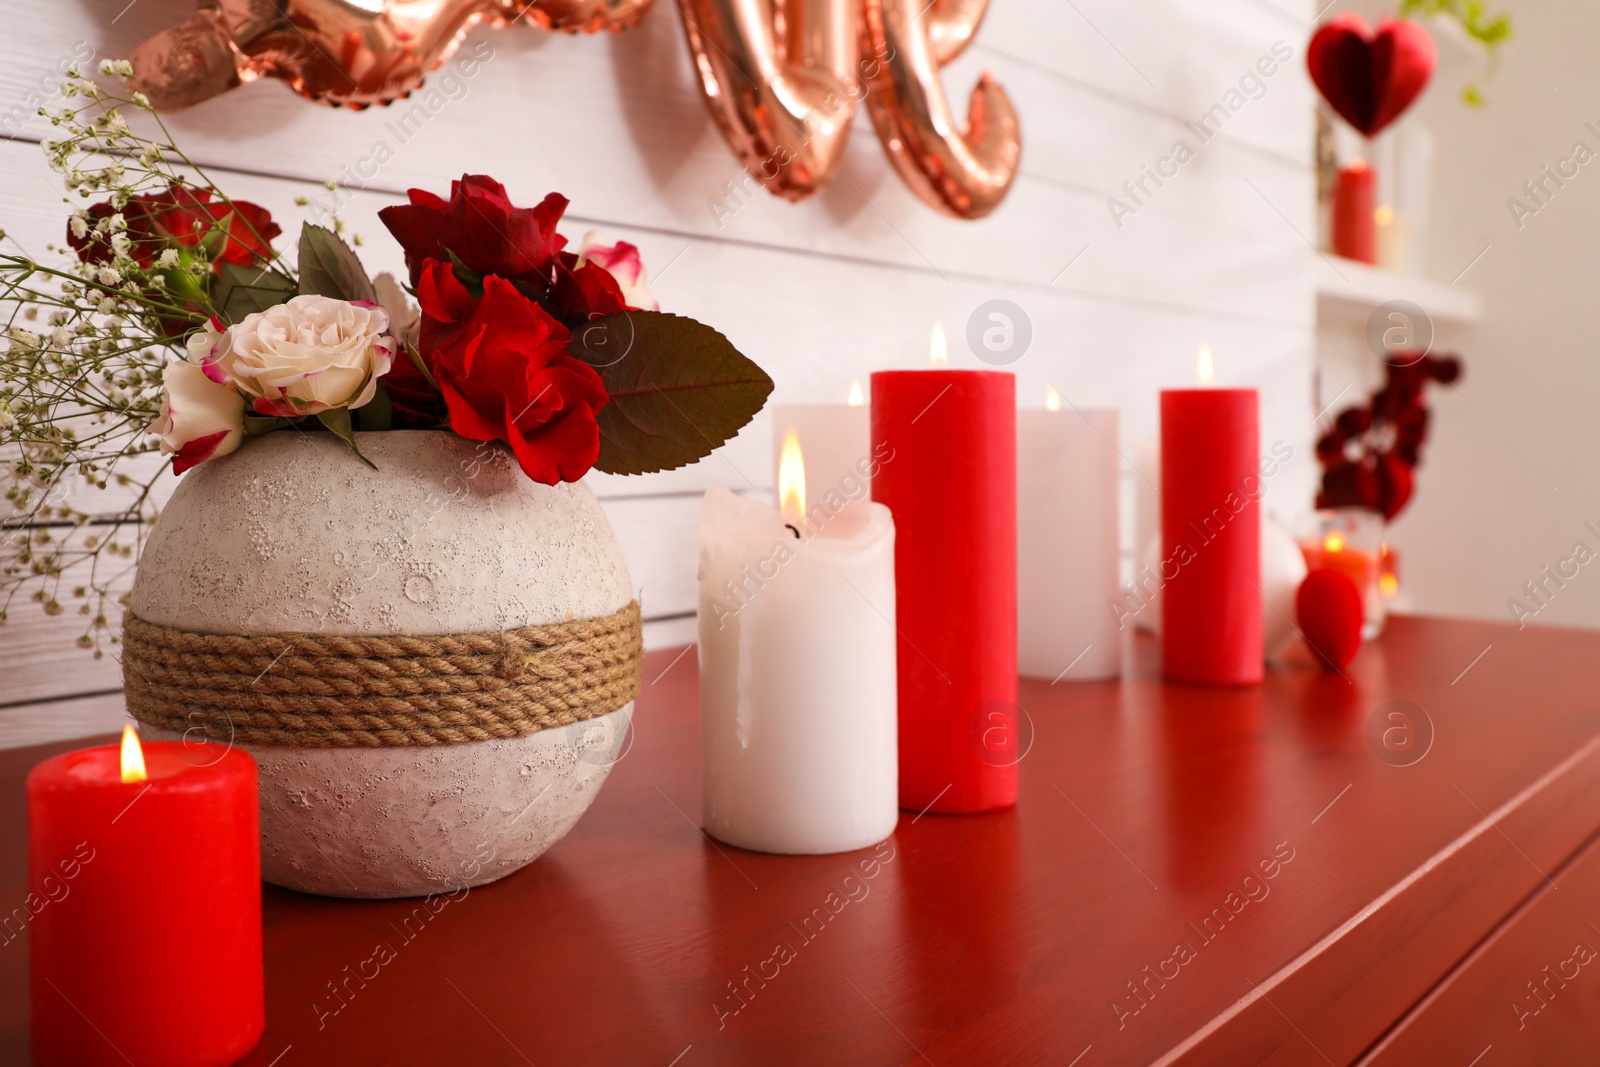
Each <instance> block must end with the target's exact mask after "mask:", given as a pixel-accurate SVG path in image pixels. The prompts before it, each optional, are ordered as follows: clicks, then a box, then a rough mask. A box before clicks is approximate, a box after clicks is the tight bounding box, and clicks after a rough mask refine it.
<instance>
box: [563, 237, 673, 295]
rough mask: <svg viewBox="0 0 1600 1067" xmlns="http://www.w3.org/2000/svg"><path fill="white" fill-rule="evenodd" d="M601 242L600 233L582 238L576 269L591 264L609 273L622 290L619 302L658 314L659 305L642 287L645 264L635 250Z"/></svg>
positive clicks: (579, 244)
mask: <svg viewBox="0 0 1600 1067" xmlns="http://www.w3.org/2000/svg"><path fill="white" fill-rule="evenodd" d="M604 241H605V236H604V235H603V234H602V233H601V232H600V231H599V230H590V231H589V232H588V233H586V234H584V235H583V240H582V241H580V242H579V243H578V263H577V266H578V267H582V266H583V265H584V264H585V263H593V264H594V265H595V266H597V267H600V268H602V269H604V270H605V271H606V272H608V273H609V274H610V275H611V276H612V277H613V278H615V279H616V280H617V285H618V286H620V287H621V289H622V298H623V299H624V300H626V301H627V302H628V306H629V307H631V308H638V309H639V310H640V311H660V310H661V305H660V304H658V303H657V302H656V298H655V297H653V296H651V295H650V287H649V286H648V285H647V284H646V283H645V276H644V261H643V260H641V259H640V258H639V249H638V247H637V246H636V245H631V244H629V243H628V242H627V241H618V242H617V243H616V244H610V245H608V244H605V243H603V242H604ZM574 269H577V268H576V267H575V268H574Z"/></svg>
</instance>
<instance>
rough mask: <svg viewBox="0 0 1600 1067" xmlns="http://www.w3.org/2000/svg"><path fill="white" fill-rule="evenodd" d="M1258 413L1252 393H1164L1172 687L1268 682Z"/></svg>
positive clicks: (1165, 570) (1165, 637)
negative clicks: (1263, 624) (1264, 645)
mask: <svg viewBox="0 0 1600 1067" xmlns="http://www.w3.org/2000/svg"><path fill="white" fill-rule="evenodd" d="M1257 407H1258V401H1257V397H1256V391H1255V390H1254V389H1167V390H1164V391H1163V392H1162V393H1161V549H1162V551H1161V565H1160V569H1161V578H1162V580H1163V581H1164V582H1166V585H1165V587H1164V588H1163V590H1162V593H1161V612H1162V619H1161V663H1162V669H1163V671H1164V672H1165V674H1166V676H1167V678H1168V679H1169V680H1171V681H1176V682H1198V683H1202V684H1207V685H1256V684H1258V683H1260V681H1261V674H1262V659H1263V656H1262V636H1261V508H1260V503H1259V500H1260V496H1261V493H1262V490H1263V485H1262V481H1261V474H1260V470H1259V466H1258V465H1259V463H1260V455H1261V447H1260V446H1261V441H1260V437H1261V434H1260V428H1259V423H1258V415H1257Z"/></svg>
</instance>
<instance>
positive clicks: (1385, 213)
mask: <svg viewBox="0 0 1600 1067" xmlns="http://www.w3.org/2000/svg"><path fill="white" fill-rule="evenodd" d="M1372 218H1373V221H1374V222H1376V223H1377V224H1378V225H1379V226H1389V225H1391V224H1393V222H1394V208H1392V207H1380V208H1379V209H1378V210H1376V211H1374V212H1373V213H1372Z"/></svg>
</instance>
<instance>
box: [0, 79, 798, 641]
mask: <svg viewBox="0 0 1600 1067" xmlns="http://www.w3.org/2000/svg"><path fill="white" fill-rule="evenodd" d="M101 71H102V73H104V74H108V75H114V76H117V77H119V78H121V79H123V81H124V82H125V80H126V78H127V77H128V75H129V74H130V68H129V67H128V65H127V64H126V63H125V62H107V63H105V64H102V67H101ZM64 92H65V94H66V105H65V106H64V107H63V108H61V109H60V110H58V111H54V112H46V113H47V114H48V115H49V118H50V121H51V123H52V125H53V126H54V127H55V130H56V135H55V136H54V137H52V138H51V139H49V140H47V141H46V142H45V146H44V147H45V149H46V151H47V153H48V154H49V159H50V163H51V165H52V166H53V168H54V169H55V170H57V171H58V172H60V173H61V174H62V175H63V177H64V180H65V184H66V188H67V192H68V197H67V203H68V204H69V205H71V206H72V211H71V214H70V216H69V217H68V219H67V222H66V228H67V232H66V248H65V249H62V251H70V253H71V258H69V259H68V260H67V261H66V262H64V263H62V264H60V265H55V266H52V265H47V264H45V263H43V262H41V261H40V260H38V259H36V258H34V257H33V256H30V255H26V254H22V253H17V252H0V285H3V290H0V299H3V300H4V302H5V303H6V305H7V309H6V312H7V316H8V317H7V325H6V328H5V333H4V337H5V343H6V347H5V352H6V373H5V375H4V380H3V382H0V447H3V448H4V449H5V450H6V451H5V452H4V453H3V454H4V455H5V456H6V458H7V460H8V464H9V467H10V473H11V475H12V484H11V485H10V487H9V489H8V494H7V498H8V500H9V501H10V503H11V505H12V514H11V517H10V520H9V521H8V522H7V526H8V527H11V528H13V529H14V530H15V531H17V532H16V533H15V534H14V536H13V538H12V540H11V542H10V544H9V546H8V549H7V550H6V554H5V556H4V557H3V558H0V619H3V618H4V609H5V608H6V607H8V606H9V604H10V602H11V600H12V599H13V598H14V597H15V596H16V595H17V594H18V593H19V592H21V591H23V590H31V592H32V596H33V598H34V599H36V600H37V601H39V602H40V603H41V604H42V605H43V606H44V607H45V610H46V611H48V612H50V613H52V614H54V613H59V612H61V611H62V610H63V606H62V603H61V601H62V600H63V599H66V598H68V597H69V594H67V593H66V591H65V590H64V589H63V588H62V586H63V576H64V575H65V574H66V573H67V572H68V570H69V568H70V565H71V564H74V563H79V562H85V561H87V562H89V563H90V564H91V566H89V567H88V568H87V570H88V572H89V574H88V576H87V577H84V578H82V579H81V580H79V581H76V582H74V583H72V585H71V588H72V593H71V594H70V596H74V597H76V598H77V599H80V600H82V601H84V603H83V604H82V605H81V606H80V611H81V612H82V613H83V614H84V615H85V616H87V617H88V618H89V620H90V625H89V626H88V627H86V633H85V635H84V637H83V638H82V640H81V642H80V643H82V644H84V645H85V646H86V647H90V646H93V647H95V648H96V649H97V652H98V645H99V636H100V633H101V631H103V630H104V628H105V626H106V617H105V603H104V601H105V599H106V597H107V596H108V595H112V594H113V589H112V586H113V583H114V578H113V576H111V575H109V574H107V573H106V572H105V571H104V570H102V569H101V568H100V567H99V566H98V564H99V562H100V560H101V558H102V557H105V556H110V557H123V558H131V557H132V556H133V555H134V554H135V553H136V551H137V548H138V543H139V540H140V538H142V537H143V535H144V532H145V525H144V520H148V519H149V518H150V517H151V507H150V504H151V500H150V491H151V487H152V485H153V484H154V481H155V479H156V477H158V476H159V474H160V473H161V468H152V466H151V465H150V464H148V463H145V464H136V463H132V462H130V460H131V459H132V458H133V457H135V456H137V455H139V454H141V453H146V452H151V451H154V450H156V449H159V451H160V452H161V453H162V454H164V455H168V456H170V457H171V467H172V470H173V471H174V472H175V473H177V474H183V473H184V472H185V471H188V470H190V469H192V468H193V467H195V466H196V465H198V464H201V463H205V462H207V461H210V460H214V459H216V458H218V457H221V456H226V455H228V454H229V453H232V452H234V451H235V450H237V449H240V448H241V447H244V448H248V447H249V442H250V440H251V439H252V438H256V437H259V436H261V435H263V434H268V433H273V432H281V431H284V430H298V431H308V432H309V431H316V432H327V433H332V434H334V435H336V436H337V437H339V438H340V439H342V440H343V441H344V442H346V443H347V444H348V445H349V446H350V448H351V449H352V450H353V451H354V452H355V454H356V455H357V456H359V455H360V447H359V444H358V438H357V436H356V435H357V434H358V433H364V432H370V431H384V430H400V429H437V430H448V431H449V432H450V433H453V434H456V435H459V436H460V437H463V438H467V439H470V440H473V441H483V442H490V441H493V442H501V443H502V444H503V445H504V446H506V447H508V448H509V449H510V451H511V453H512V454H513V455H514V457H515V460H516V462H517V464H518V465H519V466H520V468H521V470H522V471H523V472H524V473H525V474H526V475H527V476H528V477H529V478H531V479H533V480H534V481H536V482H540V483H544V484H550V485H553V484H557V483H561V482H572V481H576V480H577V479H580V478H582V477H583V476H584V474H585V473H587V472H588V471H589V470H590V469H597V470H601V471H605V472H608V473H615V474H640V473H646V472H651V471H659V470H665V469H670V468H673V467H678V466H682V465H684V464H687V463H691V462H694V461H695V460H697V459H699V458H701V457H703V456H705V455H706V454H708V453H709V452H710V451H711V450H712V449H714V448H716V447H717V446H718V445H720V444H722V443H723V442H724V441H725V440H727V439H728V438H729V437H730V436H732V435H733V434H735V433H737V432H738V430H739V429H740V428H741V427H742V426H743V425H744V424H745V423H747V422H748V421H749V419H750V418H751V417H752V416H753V415H754V414H755V413H756V412H757V411H758V410H760V408H761V406H762V404H763V403H764V402H765V400H766V397H767V395H768V394H769V393H770V392H771V389H772V382H771V379H770V378H768V376H767V375H766V374H765V373H763V372H762V371H761V369H760V368H759V367H757V366H756V365H755V364H754V363H752V362H751V361H750V360H749V359H747V358H745V357H744V356H743V355H741V354H740V353H739V352H738V351H737V350H736V349H735V348H734V347H733V345H732V344H730V343H729V341H728V340H727V339H726V338H725V337H723V336H722V335H721V334H720V333H718V332H717V331H715V330H714V329H712V328H711V327H709V326H705V325H703V324H701V323H698V322H696V321H694V320H693V319H688V318H684V317H681V316H676V315H672V314H668V313H665V312H662V311H659V310H657V306H656V303H655V301H654V300H653V299H652V298H651V296H650V293H649V290H648V288H647V286H646V283H645V274H644V268H643V266H642V265H641V263H640V259H639V253H638V250H637V249H636V248H635V247H634V246H632V245H630V244H628V243H626V242H617V243H614V244H605V243H602V242H601V240H600V239H599V238H598V236H597V235H593V234H591V235H589V236H588V237H586V238H585V240H584V242H583V243H582V244H581V245H579V246H577V247H576V248H574V247H572V246H570V245H569V242H568V241H567V239H566V238H565V237H563V236H562V235H561V234H560V233H559V232H557V226H558V225H559V223H560V221H561V217H562V213H563V212H564V211H565V209H566V207H567V203H568V202H567V200H566V199H565V198H564V197H562V196H560V195H558V194H555V193H552V194H550V195H549V196H547V197H545V198H544V200H543V201H541V202H540V203H539V204H538V205H536V206H534V207H526V208H525V207H517V206H515V205H514V204H513V203H512V202H511V200H510V199H509V197H508V195H507V193H506V190H505V188H504V187H503V186H502V185H501V184H500V183H499V182H496V181H495V180H494V179H492V178H489V177H485V176H482V175H466V176H464V177H462V178H461V179H460V180H458V181H454V182H452V183H451V187H450V193H449V196H448V198H446V197H442V196H437V195H435V194H433V193H430V192H426V191H423V190H419V189H413V190H412V191H411V193H410V202H409V203H406V204H399V205H395V206H393V207H389V208H386V209H385V210H383V211H382V212H380V215H381V218H382V220H383V223H384V225H385V226H386V227H387V228H388V230H389V232H390V233H391V234H392V235H393V236H394V238H395V239H396V240H397V241H398V242H399V244H400V246H401V248H402V249H403V250H404V253H405V263H406V267H407V269H408V272H409V276H408V277H407V278H406V279H405V280H404V281H400V280H397V279H396V278H394V277H392V276H390V275H388V274H378V275H377V276H375V277H374V276H371V275H369V273H368V271H367V270H366V269H365V268H364V267H363V266H362V264H361V261H360V258H359V257H358V255H357V253H356V251H355V249H354V248H353V247H352V246H351V245H350V243H348V242H346V241H345V240H344V239H343V237H342V236H341V234H340V232H339V230H341V229H342V225H336V226H335V227H333V228H326V227H322V226H317V225H312V224H309V223H308V224H306V225H304V226H302V227H301V230H300V234H299V238H298V242H297V244H296V249H295V256H294V258H293V262H292V263H291V262H290V261H289V259H288V258H286V257H285V255H284V254H283V253H282V252H281V251H280V249H279V248H278V247H277V246H276V244H275V242H276V240H277V239H278V238H279V237H281V236H282V230H281V228H280V227H279V225H278V223H277V222H276V221H274V219H273V216H272V214H271V213H270V212H269V211H268V210H267V209H266V208H264V207H262V206H260V205H258V204H254V203H250V202H247V201H244V200H238V199H233V198H230V197H229V196H228V195H227V194H226V193H225V192H224V191H223V190H222V189H221V188H220V187H219V186H218V185H217V184H215V183H213V182H212V181H211V180H210V179H209V177H207V175H206V173H205V171H204V169H203V168H201V167H199V166H197V165H196V164H195V163H194V162H193V161H192V160H190V159H189V158H188V157H186V156H185V155H184V154H183V153H182V151H181V150H180V149H179V148H178V147H177V145H176V144H175V143H174V142H173V139H172V138H171V136H170V135H169V134H168V133H167V130H166V128H165V126H164V125H163V124H162V123H161V120H160V117H159V116H157V115H156V114H155V112H154V111H153V109H152V108H151V107H150V105H149V102H148V100H146V99H145V98H144V97H143V96H142V94H139V93H137V92H128V91H127V90H126V89H123V90H121V91H108V90H107V89H105V88H103V87H102V86H101V85H99V84H97V83H96V82H94V81H92V80H89V79H87V78H85V77H83V76H82V75H81V74H80V73H79V72H77V71H73V72H71V73H70V75H69V78H68V80H67V81H66V82H65V83H64ZM124 111H129V112H130V113H133V112H142V113H146V114H147V115H148V118H149V121H150V122H151V123H153V125H154V127H155V129H156V130H158V131H159V133H158V134H157V135H156V136H153V137H147V136H142V135H141V134H139V133H137V132H135V131H134V130H133V129H131V128H130V127H129V125H128V123H127V121H126V120H125V118H124V115H123V112H124ZM413 298H414V300H413ZM84 483H87V484H89V485H92V486H96V487H99V488H106V487H108V486H111V485H121V486H124V487H127V488H130V489H131V490H132V492H133V502H132V503H131V504H130V505H128V506H127V507H126V508H123V509H121V510H119V511H118V512H117V513H116V514H114V515H112V516H110V517H109V519H108V518H107V516H105V515H103V514H102V515H92V514H91V513H90V512H89V511H88V510H87V509H85V508H83V507H79V506H75V505H74V504H73V503H72V501H73V499H74V497H73V495H72V494H71V493H70V492H69V489H70V487H72V486H74V485H81V484H84ZM91 519H93V520H95V522H96V524H97V529H96V530H95V531H94V532H93V534H92V535H91V536H86V537H78V538H66V537H62V536H60V534H59V533H52V532H51V530H57V531H59V530H60V528H62V527H66V528H69V529H71V528H74V527H77V528H82V527H84V526H85V525H86V524H88V523H89V522H90V521H91ZM84 569H85V568H73V573H75V574H81V573H82V572H83V570H84Z"/></svg>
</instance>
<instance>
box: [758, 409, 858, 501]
mask: <svg viewBox="0 0 1600 1067" xmlns="http://www.w3.org/2000/svg"><path fill="white" fill-rule="evenodd" d="M790 430H793V431H794V433H795V436H796V437H798V438H799V440H800V448H801V450H802V451H803V452H804V453H805V457H806V460H805V469H806V500H807V501H809V502H810V503H811V505H812V506H815V505H817V504H819V503H821V502H822V501H824V500H826V499H827V497H828V494H829V493H830V492H836V493H838V494H840V496H842V497H844V498H845V499H846V500H849V501H857V500H865V499H866V498H867V496H868V495H869V492H870V487H869V486H868V485H867V475H866V471H867V464H868V462H869V460H870V457H871V453H872V427H871V409H869V408H868V407H867V406H866V395H865V393H864V392H863V391H862V388H861V383H860V382H851V383H850V393H849V398H848V402H847V403H844V404H775V405H773V408H772V470H773V482H772V484H773V486H774V491H776V486H777V484H778V481H777V470H778V462H779V460H780V458H781V455H782V452H783V442H784V438H785V436H786V435H787V434H788V432H789V431H790Z"/></svg>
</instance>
